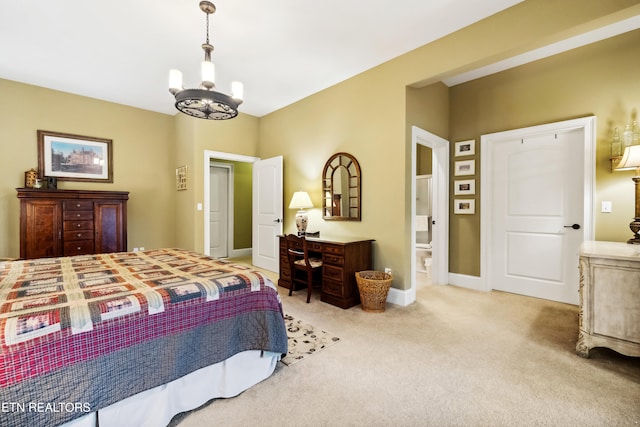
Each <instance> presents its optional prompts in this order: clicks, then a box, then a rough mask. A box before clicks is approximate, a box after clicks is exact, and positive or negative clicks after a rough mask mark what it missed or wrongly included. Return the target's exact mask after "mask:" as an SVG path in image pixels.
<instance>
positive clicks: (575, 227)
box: [564, 224, 580, 230]
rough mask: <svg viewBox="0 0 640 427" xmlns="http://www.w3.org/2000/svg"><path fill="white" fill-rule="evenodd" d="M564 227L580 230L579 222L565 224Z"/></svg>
mask: <svg viewBox="0 0 640 427" xmlns="http://www.w3.org/2000/svg"><path fill="white" fill-rule="evenodd" d="M564 228H573V229H574V230H580V224H573V225H565V226H564Z"/></svg>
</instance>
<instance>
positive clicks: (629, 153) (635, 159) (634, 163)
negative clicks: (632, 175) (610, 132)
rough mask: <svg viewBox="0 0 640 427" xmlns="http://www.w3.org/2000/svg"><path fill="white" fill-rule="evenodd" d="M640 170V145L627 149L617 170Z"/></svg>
mask: <svg viewBox="0 0 640 427" xmlns="http://www.w3.org/2000/svg"><path fill="white" fill-rule="evenodd" d="M637 168H640V145H630V146H628V147H625V149H624V153H622V157H621V158H620V161H619V162H618V164H617V165H616V167H615V170H632V169H637Z"/></svg>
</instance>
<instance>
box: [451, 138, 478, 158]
mask: <svg viewBox="0 0 640 427" xmlns="http://www.w3.org/2000/svg"><path fill="white" fill-rule="evenodd" d="M474 154H476V140H475V139H470V140H468V141H459V142H456V143H455V156H456V157H460V156H472V155H474Z"/></svg>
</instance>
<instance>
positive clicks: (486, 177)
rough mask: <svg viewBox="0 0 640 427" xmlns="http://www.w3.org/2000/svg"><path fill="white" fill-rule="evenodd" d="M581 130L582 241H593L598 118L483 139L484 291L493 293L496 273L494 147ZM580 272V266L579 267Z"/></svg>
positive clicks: (482, 251) (584, 118) (592, 117)
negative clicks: (505, 142)
mask: <svg viewBox="0 0 640 427" xmlns="http://www.w3.org/2000/svg"><path fill="white" fill-rule="evenodd" d="M576 129H581V130H582V132H583V136H584V143H583V145H582V148H583V151H582V153H576V155H582V156H583V158H584V171H583V182H584V192H583V197H584V218H583V222H582V223H583V227H582V233H583V240H592V239H593V235H594V226H595V224H594V191H595V145H596V117H595V116H588V117H583V118H579V119H572V120H565V121H561V122H555V123H548V124H544V125H538V126H531V127H526V128H520V129H513V130H509V131H504V132H496V133H492V134H487V135H481V136H480V146H481V150H480V165H481V168H480V206H481V207H482V209H481V211H480V286H481V289H482V290H485V291H490V290H492V289H493V286H492V283H493V280H492V279H493V275H494V274H493V271H491V267H490V261H489V259H490V258H491V257H492V256H493V252H492V249H493V242H492V237H491V236H492V231H493V229H492V221H491V218H492V217H493V212H492V208H491V206H492V204H491V198H492V196H493V195H492V194H491V188H493V181H492V179H491V170H492V165H493V154H492V150H491V148H492V144H494V143H497V142H504V141H509V140H517V139H524V138H531V137H533V136H536V135H540V134H549V133H557V132H566V131H571V130H576ZM576 268H577V264H576Z"/></svg>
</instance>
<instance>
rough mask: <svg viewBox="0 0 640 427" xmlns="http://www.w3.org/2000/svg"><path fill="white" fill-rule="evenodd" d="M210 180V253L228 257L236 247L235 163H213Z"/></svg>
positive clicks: (210, 168) (215, 255)
mask: <svg viewBox="0 0 640 427" xmlns="http://www.w3.org/2000/svg"><path fill="white" fill-rule="evenodd" d="M209 180H210V183H211V186H210V187H209V202H210V203H209V233H210V238H209V241H210V242H211V243H210V244H211V247H210V255H211V256H212V257H214V258H227V257H228V256H229V254H231V253H233V249H234V247H235V245H234V232H233V229H234V227H233V226H234V222H233V220H234V191H233V181H234V176H233V165H232V164H226V163H211V166H209Z"/></svg>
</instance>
